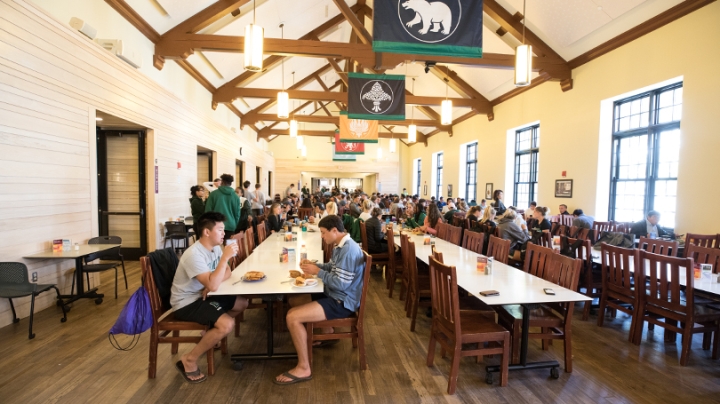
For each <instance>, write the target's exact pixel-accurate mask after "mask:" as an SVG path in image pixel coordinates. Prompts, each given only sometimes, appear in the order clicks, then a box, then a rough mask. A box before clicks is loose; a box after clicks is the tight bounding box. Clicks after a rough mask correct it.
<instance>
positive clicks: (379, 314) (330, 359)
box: [0, 262, 720, 404]
mask: <svg viewBox="0 0 720 404" xmlns="http://www.w3.org/2000/svg"><path fill="white" fill-rule="evenodd" d="M128 270H129V274H128V275H129V281H130V285H131V286H130V290H129V291H124V290H123V291H122V292H121V296H120V297H119V299H118V300H114V299H113V298H112V297H110V298H108V299H106V300H105V302H104V303H102V304H101V305H95V303H94V302H93V301H83V302H78V303H75V305H74V307H73V308H72V310H71V311H70V313H69V315H68V322H67V323H64V324H61V323H60V320H59V319H60V317H61V314H60V310H59V309H56V308H51V309H47V310H44V311H42V312H40V313H38V314H37V316H36V320H35V333H36V335H37V336H36V337H35V339H34V340H32V341H29V340H28V339H27V319H23V320H22V321H21V322H20V323H19V324H13V325H10V326H7V327H4V328H2V329H0V403H49V402H53V403H86V402H93V403H133V404H135V403H173V404H179V403H198V402H203V403H348V402H366V403H401V402H407V403H418V402H467V403H470V402H478V403H479V402H482V403H599V402H603V403H605V402H607V403H621V402H637V403H640V402H644V403H710V402H715V403H717V402H720V362H718V361H712V360H711V359H709V352H707V351H703V350H702V349H701V347H700V339H699V337H697V338H696V339H695V341H694V344H693V350H692V354H691V356H690V363H689V366H687V367H684V368H683V367H680V366H679V365H678V351H679V347H680V345H679V342H677V343H675V344H672V343H670V344H668V343H664V342H662V340H663V338H662V332H661V331H660V332H655V333H654V334H653V333H649V334H648V333H647V332H646V335H645V336H644V337H643V343H642V345H641V346H640V347H636V346H634V345H632V344H630V343H628V342H626V337H627V327H628V326H629V321H626V320H627V317H625V316H624V315H622V314H619V315H618V318H617V319H615V320H610V321H606V324H607V325H606V327H604V328H598V327H597V326H596V325H595V317H594V316H593V317H591V321H589V322H583V321H580V317H579V316H576V317H575V319H574V320H575V323H574V327H573V333H574V336H573V345H574V347H573V352H574V354H575V355H574V358H575V359H574V369H575V370H574V372H573V373H572V374H567V373H561V376H560V379H559V380H552V379H550V378H549V371H546V370H535V371H523V372H514V373H511V374H510V380H509V384H508V386H507V387H504V388H500V387H498V386H497V376H496V379H495V380H496V381H495V385H493V386H489V385H487V384H485V370H484V366H485V365H486V364H488V363H489V364H495V363H496V362H497V359H494V358H493V359H487V360H486V363H483V364H476V363H474V360H472V359H466V360H463V362H462V363H461V366H460V377H459V381H458V387H457V393H456V394H455V395H454V396H448V395H447V394H446V393H445V391H446V388H447V375H448V371H449V361H448V360H447V359H441V358H439V357H438V358H437V359H436V362H435V367H432V368H428V367H427V366H425V355H426V352H427V342H428V329H429V325H430V321H429V319H428V318H427V317H425V316H424V315H420V316H419V318H418V325H417V331H416V332H415V333H411V332H410V331H409V326H410V321H409V320H408V319H406V318H405V316H404V315H403V310H402V308H403V303H402V302H400V301H399V300H398V299H397V297H396V298H395V299H393V300H390V299H389V298H388V297H387V293H386V292H385V290H384V287H383V286H384V281H383V280H382V278H381V275H380V274H373V278H372V280H371V283H370V291H369V293H368V296H369V301H368V305H367V307H368V310H367V318H366V323H367V328H366V329H367V337H366V339H367V351H368V364H369V370H367V371H363V372H361V371H359V370H358V357H357V351H356V350H354V349H353V348H352V346H351V344H350V341H342V342H341V343H340V344H338V345H335V346H333V347H329V348H325V349H316V350H315V368H314V379H313V380H312V381H310V382H306V383H301V384H298V385H294V386H276V385H275V384H273V383H272V378H273V377H274V376H276V375H277V374H279V373H281V372H283V371H285V370H288V369H289V368H291V367H292V366H293V365H294V362H293V361H287V360H284V361H283V360H279V361H266V362H247V363H245V366H244V368H243V370H242V371H234V370H233V369H232V368H231V367H230V365H231V364H230V360H229V358H228V357H223V356H221V354H220V353H219V352H217V353H216V363H217V364H218V370H217V373H216V375H215V376H213V377H210V378H209V379H208V380H207V381H206V382H205V383H203V384H200V385H190V384H187V383H185V382H183V379H182V378H181V377H180V375H179V374H178V373H177V371H176V370H175V369H174V365H173V364H174V363H175V361H176V360H178V359H179V355H175V356H172V355H170V347H169V346H161V347H160V349H159V358H158V377H157V379H155V380H149V379H148V378H147V364H148V359H147V355H148V341H149V336H148V333H145V334H144V335H143V336H142V338H141V340H140V342H139V343H138V345H137V347H136V348H135V349H133V350H132V351H129V352H120V351H116V350H115V349H114V348H112V346H111V345H110V343H109V342H108V338H107V332H108V330H109V329H110V327H111V326H112V324H113V323H114V322H115V319H116V318H117V316H118V314H119V312H120V310H121V309H122V307H123V304H124V303H125V301H126V300H127V298H128V297H129V296H130V295H131V294H132V292H134V291H135V290H136V289H137V288H138V287H139V285H140V276H139V265H138V263H137V262H133V263H130V264H129V265H128ZM102 280H103V285H105V286H104V288H103V289H104V291H105V292H106V293H108V294H110V295H111V294H112V285H113V283H112V282H113V281H112V275H111V273H110V272H107V273H105V274H103V279H102ZM264 329H265V317H264V314H263V311H262V310H253V311H249V312H248V313H247V314H246V321H245V322H244V323H243V324H242V331H241V337H240V338H234V337H230V340H229V345H230V351H231V352H245V353H247V352H252V351H255V352H262V351H263V350H264V347H265V333H264ZM656 330H658V329H656ZM276 345H277V346H278V348H279V349H278V350H280V349H282V348H284V349H287V350H289V349H292V345H291V344H290V340H289V335H288V334H287V332H278V333H277V334H276ZM189 348H190V345H185V346H184V347H183V346H182V345H181V347H180V352H181V353H182V352H185V351H186V350H188V349H189ZM529 356H530V359H531V360H542V359H551V358H559V359H560V360H562V344H561V343H558V342H555V345H554V346H553V347H551V348H550V351H546V352H543V351H541V350H540V349H539V344H538V343H537V342H535V341H533V342H531V346H530V351H529ZM201 367H202V368H203V370H205V369H206V363H205V361H204V359H203V360H202V362H201Z"/></svg>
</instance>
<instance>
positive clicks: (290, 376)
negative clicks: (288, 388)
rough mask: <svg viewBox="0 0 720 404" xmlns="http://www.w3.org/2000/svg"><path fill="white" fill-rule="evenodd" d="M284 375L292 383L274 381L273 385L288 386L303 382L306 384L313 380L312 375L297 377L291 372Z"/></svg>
mask: <svg viewBox="0 0 720 404" xmlns="http://www.w3.org/2000/svg"><path fill="white" fill-rule="evenodd" d="M282 375H283V376H285V377H287V378H288V379H290V381H287V382H280V381H278V379H273V383H275V384H280V385H286V384H295V383H301V382H306V381H308V380H312V375H310V376H308V377H297V376H295V375H293V374H291V373H290V372H285V373H283V374H282Z"/></svg>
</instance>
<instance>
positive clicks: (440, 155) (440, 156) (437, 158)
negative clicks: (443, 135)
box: [435, 152, 445, 200]
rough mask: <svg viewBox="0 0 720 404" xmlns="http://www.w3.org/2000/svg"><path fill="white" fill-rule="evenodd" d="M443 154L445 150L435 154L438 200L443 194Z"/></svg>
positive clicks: (436, 194) (436, 193)
mask: <svg viewBox="0 0 720 404" xmlns="http://www.w3.org/2000/svg"><path fill="white" fill-rule="evenodd" d="M443 154H444V153H443V152H438V154H437V155H436V156H435V181H436V182H435V198H437V199H438V200H440V197H441V196H442V176H443V164H444V162H445V158H444V156H443Z"/></svg>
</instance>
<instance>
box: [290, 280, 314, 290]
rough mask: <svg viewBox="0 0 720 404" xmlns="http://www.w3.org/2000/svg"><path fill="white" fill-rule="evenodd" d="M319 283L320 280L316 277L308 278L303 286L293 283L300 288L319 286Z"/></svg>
mask: <svg viewBox="0 0 720 404" xmlns="http://www.w3.org/2000/svg"><path fill="white" fill-rule="evenodd" d="M317 285H318V281H317V280H316V279H306V280H305V285H303V286H297V285H296V284H295V283H293V284H292V286H293V287H294V288H298V289H305V288H310V287H313V286H317Z"/></svg>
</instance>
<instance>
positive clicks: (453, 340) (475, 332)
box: [427, 257, 510, 394]
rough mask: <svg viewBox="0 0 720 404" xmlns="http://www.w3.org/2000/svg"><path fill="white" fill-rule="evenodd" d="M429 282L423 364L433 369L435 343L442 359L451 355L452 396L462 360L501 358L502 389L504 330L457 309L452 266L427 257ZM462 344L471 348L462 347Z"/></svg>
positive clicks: (502, 376)
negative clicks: (429, 314) (429, 322)
mask: <svg viewBox="0 0 720 404" xmlns="http://www.w3.org/2000/svg"><path fill="white" fill-rule="evenodd" d="M430 279H431V296H432V299H431V301H432V311H433V319H432V328H431V330H430V346H429V348H428V356H427V365H428V366H429V367H431V366H433V362H434V360H435V346H436V344H437V343H440V347H441V352H442V354H443V356H445V355H444V354H445V352H450V353H451V354H452V362H451V365H450V376H449V380H448V389H447V392H448V394H455V388H456V386H457V378H458V372H459V369H460V359H461V358H462V357H464V356H475V357H478V358H480V357H481V356H484V355H501V365H500V368H501V371H500V386H506V385H507V379H508V365H509V356H510V335H509V333H508V331H507V330H506V329H504V328H502V327H501V326H500V325H498V324H495V322H494V321H493V320H491V319H489V318H488V317H485V316H484V315H482V314H480V313H477V312H473V311H461V310H460V299H459V295H458V286H457V274H456V270H455V267H453V266H447V265H444V264H442V263H441V262H439V261H438V260H437V259H435V258H434V257H430ZM465 344H473V345H474V346H473V348H464V347H463V345H465ZM486 344H488V346H487V347H485V345H486ZM488 380H489V381H490V382H492V375H491V374H488V376H487V377H486V381H488Z"/></svg>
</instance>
